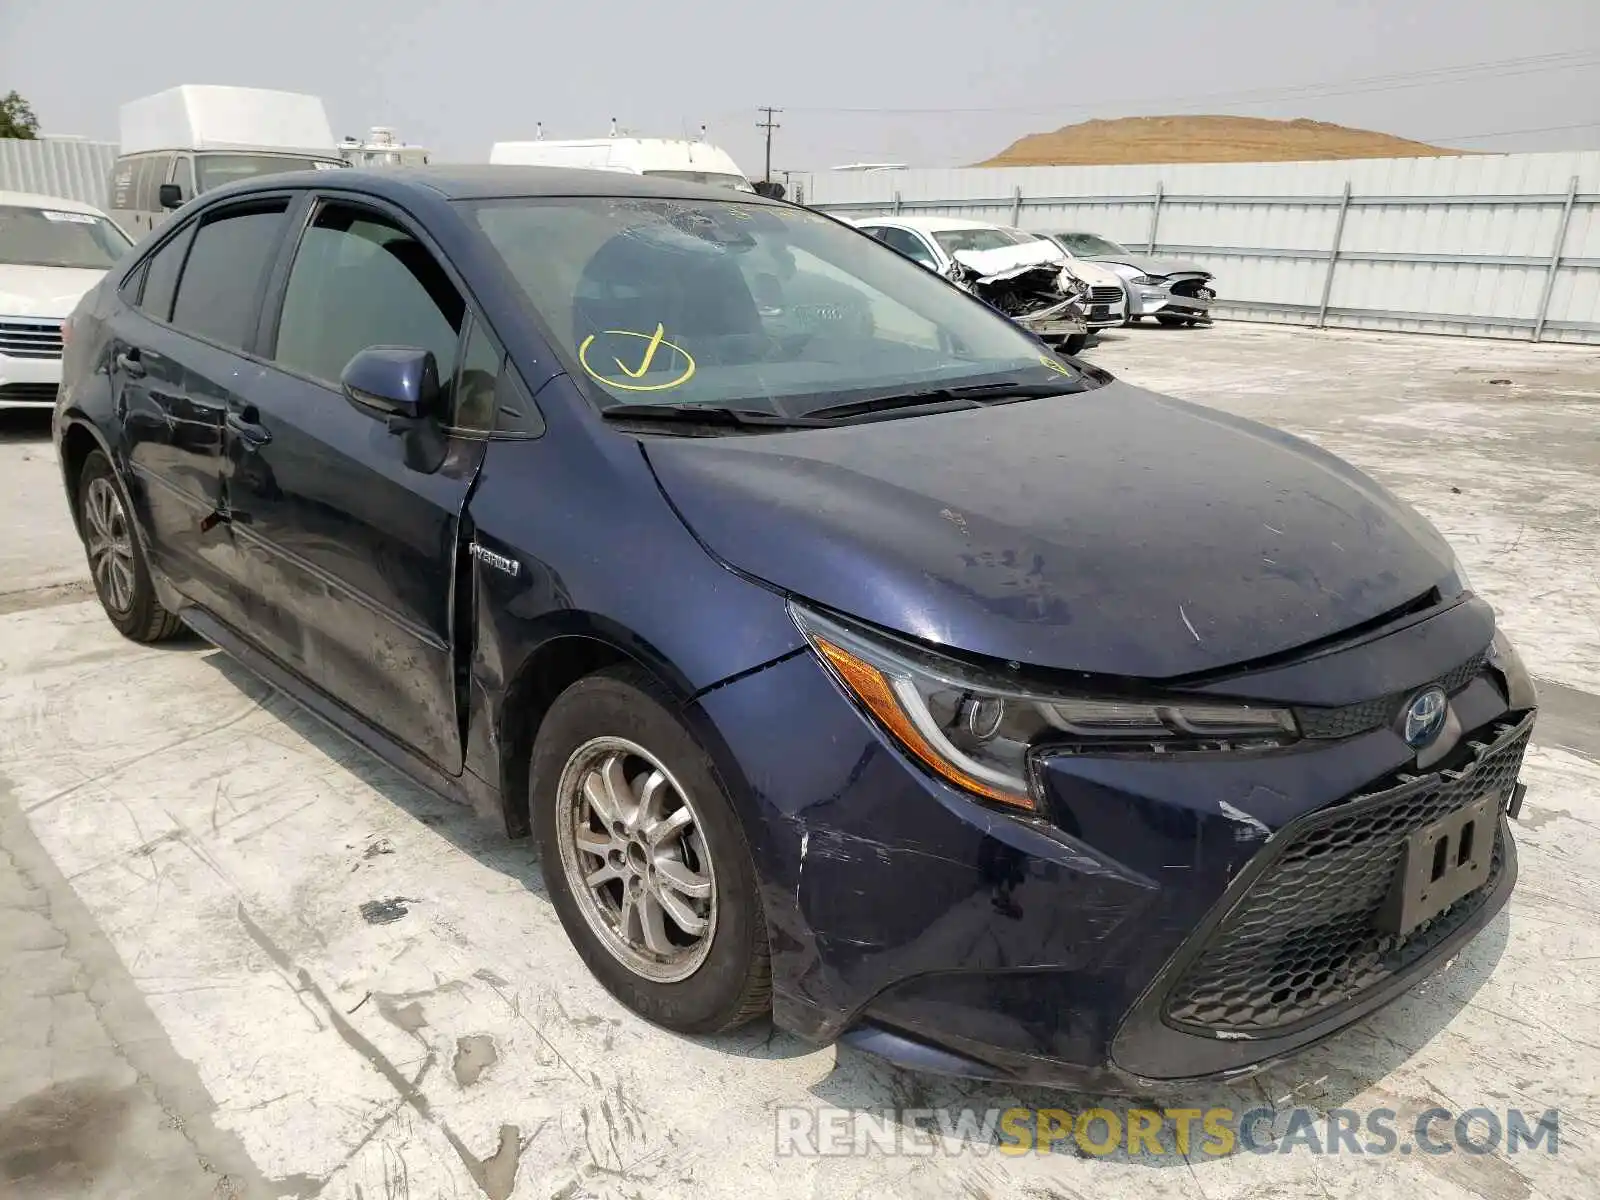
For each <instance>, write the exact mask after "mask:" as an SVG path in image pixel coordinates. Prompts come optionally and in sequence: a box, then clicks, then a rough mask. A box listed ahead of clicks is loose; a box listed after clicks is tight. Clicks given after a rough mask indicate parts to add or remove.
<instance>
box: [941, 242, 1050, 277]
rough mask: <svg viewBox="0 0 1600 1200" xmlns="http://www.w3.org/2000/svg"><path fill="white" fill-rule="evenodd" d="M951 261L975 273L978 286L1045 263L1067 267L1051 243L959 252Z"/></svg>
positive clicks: (1033, 243)
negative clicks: (953, 260) (1061, 264)
mask: <svg viewBox="0 0 1600 1200" xmlns="http://www.w3.org/2000/svg"><path fill="white" fill-rule="evenodd" d="M950 257H951V258H953V259H955V260H956V261H957V262H958V263H960V264H961V265H962V266H964V267H967V268H969V269H971V270H972V271H975V272H976V273H977V275H978V282H979V283H988V282H990V281H991V280H996V279H1006V278H1008V277H1010V276H1013V275H1021V274H1022V273H1023V272H1025V271H1031V270H1033V268H1035V267H1037V266H1040V265H1042V264H1044V263H1052V264H1055V263H1064V262H1065V261H1066V257H1067V256H1066V255H1065V254H1063V253H1062V252H1061V250H1060V249H1059V248H1058V247H1056V246H1054V245H1052V244H1051V243H1049V242H1046V241H1037V242H1022V243H1020V244H1018V245H1015V246H997V247H995V248H994V249H993V250H957V251H956V252H955V253H953V254H952V255H951V256H950Z"/></svg>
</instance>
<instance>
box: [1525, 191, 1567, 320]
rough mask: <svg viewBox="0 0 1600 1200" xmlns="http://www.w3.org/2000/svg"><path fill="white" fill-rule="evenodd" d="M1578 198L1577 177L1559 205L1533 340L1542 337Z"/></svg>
mask: <svg viewBox="0 0 1600 1200" xmlns="http://www.w3.org/2000/svg"><path fill="white" fill-rule="evenodd" d="M1577 198H1578V177H1577V176H1576V175H1574V176H1573V177H1572V181H1571V182H1570V183H1568V184H1567V202H1566V203H1565V204H1564V205H1562V206H1561V223H1560V224H1559V225H1557V226H1556V244H1555V245H1554V246H1553V247H1552V248H1551V250H1550V265H1549V267H1547V268H1546V269H1545V273H1544V294H1543V295H1541V296H1540V297H1539V316H1538V319H1537V320H1535V321H1534V323H1533V340H1534V341H1536V342H1537V341H1538V340H1539V339H1541V338H1542V337H1544V322H1545V317H1546V316H1547V315H1548V314H1549V312H1550V297H1551V295H1552V294H1553V293H1554V292H1555V290H1556V272H1557V271H1559V270H1560V269H1561V252H1562V251H1563V250H1565V249H1566V248H1567V227H1568V226H1569V225H1570V224H1571V223H1572V205H1573V203H1574V202H1575V201H1576V200H1577Z"/></svg>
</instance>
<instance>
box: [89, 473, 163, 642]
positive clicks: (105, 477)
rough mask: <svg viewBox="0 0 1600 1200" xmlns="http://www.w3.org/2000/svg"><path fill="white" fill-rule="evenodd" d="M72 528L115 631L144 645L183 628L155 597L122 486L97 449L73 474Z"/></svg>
mask: <svg viewBox="0 0 1600 1200" xmlns="http://www.w3.org/2000/svg"><path fill="white" fill-rule="evenodd" d="M78 530H79V534H80V535H81V536H82V538H83V551H84V557H85V558H87V559H88V562H89V577H90V579H92V580H93V582H94V590H95V595H96V596H98V597H99V598H100V607H101V608H102V609H104V610H105V614H106V616H107V617H109V618H110V619H111V623H112V624H113V625H115V626H116V628H117V632H118V633H120V634H122V636H123V637H126V638H131V639H132V640H133V641H136V642H145V643H149V642H161V641H165V640H167V639H168V638H171V637H173V636H175V635H176V634H177V633H178V632H180V631H181V630H182V629H183V623H182V622H181V621H179V620H178V618H177V617H176V616H175V615H174V614H172V613H170V612H168V611H167V610H166V609H165V608H163V607H162V606H161V601H160V600H159V599H157V598H156V588H155V584H154V583H153V582H152V581H151V578H150V564H149V562H148V561H147V560H146V558H145V554H144V546H143V545H142V544H141V543H140V541H139V533H138V530H137V529H135V528H134V524H133V509H132V506H131V505H129V503H128V493H127V490H126V489H125V488H124V487H123V486H122V481H121V480H120V479H118V478H117V473H116V471H115V470H113V469H112V466H111V462H110V460H109V459H107V458H106V456H105V454H104V453H102V452H101V451H99V450H95V451H92V452H91V453H90V454H89V457H88V458H86V459H85V460H84V463H83V470H82V471H81V472H80V473H79V475H78Z"/></svg>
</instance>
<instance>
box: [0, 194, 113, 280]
mask: <svg viewBox="0 0 1600 1200" xmlns="http://www.w3.org/2000/svg"><path fill="white" fill-rule="evenodd" d="M132 244H133V243H132V242H130V241H129V240H128V239H127V237H126V236H125V235H124V234H123V232H122V230H120V229H118V228H117V227H116V226H115V225H113V224H112V223H111V222H110V221H108V220H106V219H105V218H104V217H101V216H96V215H95V214H94V213H82V212H66V211H64V210H59V209H53V208H20V207H14V206H12V205H0V263H3V264H6V265H7V266H24V267H82V268H84V269H85V270H92V271H103V270H105V269H106V268H107V267H109V266H111V265H112V264H113V263H115V262H116V261H117V259H119V258H121V257H122V254H123V252H124V251H125V250H127V248H128V247H129V246H131V245H132Z"/></svg>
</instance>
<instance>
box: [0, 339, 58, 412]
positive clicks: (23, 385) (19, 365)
mask: <svg viewBox="0 0 1600 1200" xmlns="http://www.w3.org/2000/svg"><path fill="white" fill-rule="evenodd" d="M60 386H61V359H60V357H59V356H58V357H55V358H32V357H29V358H21V357H16V356H13V355H9V354H6V353H5V352H4V351H3V350H0V408H49V407H51V406H52V405H53V404H55V402H56V392H57V390H58V389H59V388H60Z"/></svg>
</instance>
